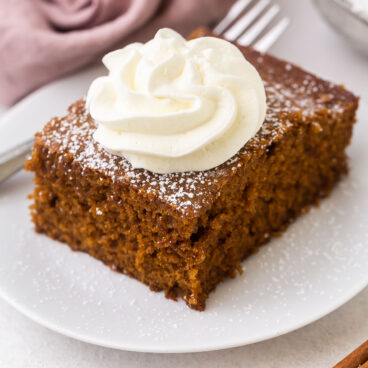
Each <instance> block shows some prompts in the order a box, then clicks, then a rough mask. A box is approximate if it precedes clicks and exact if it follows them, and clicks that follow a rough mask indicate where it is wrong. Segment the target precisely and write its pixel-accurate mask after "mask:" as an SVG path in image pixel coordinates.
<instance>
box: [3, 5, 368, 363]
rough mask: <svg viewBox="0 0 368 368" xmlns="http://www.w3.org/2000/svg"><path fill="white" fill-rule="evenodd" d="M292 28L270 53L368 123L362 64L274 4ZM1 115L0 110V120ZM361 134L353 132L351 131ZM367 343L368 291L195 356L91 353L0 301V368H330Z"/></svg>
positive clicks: (311, 23) (333, 38) (310, 15)
mask: <svg viewBox="0 0 368 368" xmlns="http://www.w3.org/2000/svg"><path fill="white" fill-rule="evenodd" d="M278 3H279V4H281V5H282V8H283V11H284V12H285V13H287V14H289V16H290V17H291V20H292V24H291V26H290V27H289V29H288V30H287V32H286V33H285V34H284V35H283V37H282V39H280V40H279V41H278V42H277V44H276V45H275V46H274V47H273V49H272V50H271V51H272V52H273V53H274V54H276V55H278V56H280V57H282V58H285V59H288V60H290V61H292V62H295V63H297V64H299V65H301V66H303V67H305V68H306V69H309V70H311V71H313V72H314V73H316V74H318V75H321V76H323V77H325V78H327V79H331V80H333V81H338V82H341V83H343V84H345V86H346V87H347V88H348V89H350V90H352V91H354V92H355V93H356V94H357V95H359V96H361V107H360V111H359V115H358V117H361V119H360V123H359V124H367V123H368V122H367V121H362V120H363V119H362V117H363V116H364V117H365V119H367V117H368V58H366V57H363V56H361V55H359V54H358V53H356V52H355V51H353V50H352V49H351V48H350V47H349V45H347V44H346V42H345V41H344V40H342V39H341V38H340V37H339V36H338V35H336V34H335V33H334V32H333V31H332V30H331V29H330V28H329V27H328V26H327V25H326V24H325V23H324V22H323V20H322V19H321V17H320V15H319V14H318V13H317V11H316V9H315V8H314V6H313V3H312V1H311V0H304V1H295V0H278ZM4 112H6V108H4V107H0V115H1V114H3V113H4ZM357 128H359V126H357ZM367 339H368V288H366V289H365V290H363V291H362V292H361V293H360V294H359V295H358V296H356V297H355V298H354V299H353V300H351V301H350V302H349V303H347V304H346V305H344V306H343V307H341V308H339V309H338V310H337V311H335V312H334V313H332V314H330V315H329V316H327V317H325V318H323V319H321V320H319V321H317V322H315V323H313V324H311V325H309V326H307V327H304V328H302V329H300V330H298V331H295V332H292V333H289V334H287V335H284V336H281V337H278V338H276V339H273V340H269V341H266V342H262V343H258V344H253V345H249V346H245V347H241V348H236V349H230V350H223V351H217V352H209V353H196V354H173V355H170V354H157V355H156V354H142V353H131V352H124V351H117V350H112V349H106V348H102V347H97V346H93V345H89V344H85V343H82V342H78V341H75V340H72V339H70V338H67V337H64V336H61V335H59V334H57V333H54V332H51V331H49V330H47V329H45V328H44V327H41V326H38V325H37V324H35V323H34V322H32V321H30V320H28V319H27V318H25V317H23V316H22V315H21V314H19V313H18V312H16V311H15V310H13V309H12V308H11V307H10V306H8V305H7V304H6V303H5V302H3V301H2V300H0V367H1V368H3V367H4V368H8V367H11V368H18V367H19V368H20V367H21V368H23V367H27V368H41V367H47V368H54V367H60V368H64V367H65V368H66V367H67V368H83V367H88V368H97V367H98V368H100V367H108V368H115V367H116V368H117V367H119V368H122V367H129V368H134V367H142V368H145V367H147V368H148V367H150V368H151V367H152V368H155V367H160V368H162V367H172V366H174V367H177V368H181V367H188V366H191V367H211V368H215V367H242V368H246V367H251V368H258V367H259V368H261V367H275V368H276V367H277V368H280V367H282V368H289V367H290V368H291V367H293V368H294V367H300V368H304V367H305V368H307V367H308V368H310V367H314V368H319V367H321V368H322V367H332V366H333V365H334V364H335V363H336V362H337V360H339V358H342V357H343V356H345V355H346V354H347V353H348V352H350V351H351V350H352V349H354V348H355V347H357V346H358V345H359V344H360V343H362V342H363V341H365V340H367Z"/></svg>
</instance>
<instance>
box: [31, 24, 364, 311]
mask: <svg viewBox="0 0 368 368" xmlns="http://www.w3.org/2000/svg"><path fill="white" fill-rule="evenodd" d="M208 36H211V37H213V36H214V35H213V34H211V32H210V31H208V30H206V29H199V30H197V31H195V32H194V33H193V34H192V36H191V39H193V40H201V42H196V43H191V44H190V47H191V50H190V51H188V50H187V49H185V50H184V51H183V47H184V46H182V43H180V42H183V41H181V40H179V41H180V42H179V41H177V40H176V39H174V40H171V39H170V37H174V36H172V34H170V32H169V33H163V34H161V38H162V39H163V40H164V41H162V40H161V41H162V42H166V41H167V40H169V41H170V42H169V41H167V42H168V43H165V44H163V45H164V46H162V45H161V44H160V47H161V49H160V50H161V51H160V52H161V54H160V55H162V52H164V51H162V50H166V49H165V47H166V48H167V47H172V48H175V50H179V51H178V53H179V54H180V55H179V56H180V57H178V56H177V55H176V54H175V52H171V51H170V50H169V54H168V55H169V57H168V58H167V59H165V60H164V61H162V58H161V56H157V55H156V54H154V52H155V48H154V47H157V45H156V46H155V44H150V45H148V46H147V44H146V46H145V47H146V48H145V49H144V52H145V53H146V54H145V55H148V56H147V58H148V59H147V60H148V61H147V60H145V61H144V62H143V61H141V60H140V59H139V58H142V57H143V56H142V55H143V54H144V52H143V51H142V49H140V48H139V49H137V48H138V46H137V45H136V44H134V45H135V46H134V45H133V46H128V49H125V51H124V52H121V53H120V54H114V55H113V58H112V57H110V59H108V60H105V64H107V66H108V67H109V68H114V67H116V65H119V66H120V65H125V66H126V67H124V68H123V69H119V73H117V74H113V72H111V73H110V75H114V76H115V77H116V75H118V77H116V78H118V79H119V78H120V79H119V81H121V80H123V81H124V83H125V85H124V88H121V90H119V94H114V93H115V88H117V87H116V83H115V79H114V80H113V81H111V80H106V79H104V80H102V81H101V80H100V81H99V82H97V85H96V86H95V87H96V88H94V89H92V92H91V90H90V92H89V96H88V101H87V102H88V103H87V104H86V100H85V99H82V100H80V101H77V102H75V103H74V104H72V105H71V106H70V108H69V111H68V113H67V114H66V116H64V117H61V118H53V119H51V121H50V122H48V123H47V124H46V126H45V127H44V129H43V130H42V132H40V133H37V135H36V138H35V144H34V148H33V154H32V157H31V158H30V159H29V161H28V162H27V164H26V169H27V170H30V171H33V172H34V173H35V179H34V180H35V189H34V192H33V194H32V199H33V204H32V206H31V211H32V219H33V222H34V224H35V228H36V231H38V232H40V233H44V234H46V235H48V236H49V237H51V238H53V239H57V240H59V241H61V242H64V243H66V244H68V245H69V246H70V247H71V248H72V249H73V250H78V251H83V252H87V253H88V254H90V255H91V256H93V257H95V258H97V259H99V260H101V261H102V262H104V263H105V264H106V265H108V266H110V267H111V268H112V269H113V270H115V271H118V272H122V273H125V274H127V275H129V276H131V277H134V278H135V279H137V280H139V281H141V282H143V283H145V284H147V285H148V286H149V287H150V288H151V289H152V290H155V291H160V290H164V291H165V293H166V296H167V297H170V298H173V299H175V298H177V297H182V298H183V299H184V300H185V302H186V303H187V304H188V306H189V307H191V308H193V309H197V310H204V309H205V301H206V299H207V297H208V295H209V293H210V292H211V291H212V290H213V289H214V288H215V287H216V285H217V284H218V283H219V282H221V281H222V280H224V279H225V278H227V277H233V276H235V275H236V273H237V272H238V271H240V270H241V265H240V263H241V262H242V261H243V260H244V259H245V258H246V257H247V256H249V255H251V254H252V253H254V252H255V251H256V250H257V248H258V247H259V246H260V245H262V244H264V243H265V242H267V241H268V240H269V239H270V238H271V237H272V235H273V234H276V233H280V231H282V230H284V229H285V228H286V227H287V226H288V224H290V222H291V220H293V219H295V218H296V217H297V216H299V215H300V214H301V213H302V212H303V210H305V209H306V208H308V206H310V205H311V204H315V203H317V202H318V201H319V199H320V198H321V197H324V196H326V195H328V194H329V193H330V191H331V189H332V188H333V187H334V185H335V184H336V182H337V181H338V180H339V179H340V178H341V176H342V175H343V174H345V173H346V172H347V157H346V154H345V149H346V147H347V146H348V144H349V142H350V139H351V136H352V129H353V125H354V122H355V113H356V109H357V106H358V98H357V97H355V96H354V95H353V94H352V93H350V92H348V91H347V90H346V89H344V88H343V87H342V86H338V85H336V84H333V83H330V82H327V81H325V80H322V79H320V78H318V77H316V76H315V75H313V74H310V73H308V72H306V71H304V70H302V69H301V68H299V67H297V66H295V65H292V64H290V63H287V62H285V61H282V60H279V59H277V58H275V57H273V56H271V55H268V54H261V53H259V52H257V51H255V50H254V49H252V48H251V47H241V46H238V50H237V51H234V50H233V49H231V50H230V46H226V45H225V46H223V45H222V44H221V45H220V44H218V45H219V47H220V48H221V50H222V51H223V53H224V56H223V58H224V60H225V61H226V62H227V60H230V59H227V56H226V52H227V47H229V50H230V51H229V53H230V54H231V53H232V54H231V55H230V54H229V55H230V56H231V57H234V60H233V59H231V60H232V61H231V63H233V64H231V65H232V68H233V69H234V68H235V69H236V68H237V67H238V66H239V68H240V69H241V68H243V64H242V62H241V61H240V60H239V55H240V53H241V55H242V57H245V59H246V60H248V62H249V63H250V64H251V65H252V66H253V67H254V68H255V70H256V71H257V72H258V73H259V75H260V78H261V80H262V83H263V85H264V90H265V95H266V100H265V101H266V107H265V111H264V118H263V115H262V113H263V112H262V108H263V107H262V106H263V105H262V103H263V102H262V93H261V91H260V90H259V89H257V88H258V87H257V86H258V85H259V82H258V81H257V80H256V79H255V77H253V74H249V75H250V77H249V81H250V82H249V83H248V82H247V81H245V82H244V85H246V86H247V87H246V88H245V87H244V85H243V84H242V82H241V81H242V79H241V78H243V77H244V76H245V75H247V74H246V72H245V70H246V68H248V69H247V70H248V71H249V73H253V69H254V68H253V69H249V67H248V66H246V65H245V64H244V73H243V69H241V70H240V69H239V70H240V71H239V73H238V72H237V71H234V73H238V75H235V74H234V73H233V74H232V75H231V76H230V77H226V78H225V77H223V74H224V73H225V69H226V67H225V66H224V67H223V68H222V66H221V65H220V66H219V67H218V68H217V69H221V73H222V74H221V76H219V75H220V73H219V74H216V73H217V72H216V71H213V70H214V69H216V68H214V67H213V64H211V60H213V59H214V58H215V57H217V56H216V52H215V51H216V50H214V49H215V48H216V47H217V46H214V45H217V43H216V42H215V41H212V40H209V39H208ZM175 37H176V36H175ZM175 37H174V38H175ZM161 41H160V42H161ZM177 42H179V43H177ZM188 42H192V41H188ZM208 42H210V44H208ZM212 42H213V43H212ZM224 42H225V41H224ZM204 43H206V44H204ZM229 44H230V43H229ZM168 45H169V46H168ZM139 47H143V46H142V45H140V46H139ZM123 50H124V49H123ZM239 50H240V53H239ZM198 53H199V54H198ZM137 55H138V56H137ZM152 55H153V56H152ZM172 55H174V56H172ZM183 55H184V56H183ZM187 55H189V56H187ZM192 55H195V56H192ZM198 55H200V56H198ZM182 56H183V58H184V59H185V60H187V58H189V57H190V58H192V59H191V61H190V62H186V63H184V64H183V63H182ZM230 56H229V58H230ZM171 57H172V59H170V58H171ZM137 58H138V59H137ZM157 58H159V60H158V61H157V60H156V59H157ZM201 58H202V59H203V58H205V60H204V61H203V60H202V59H201ZM196 60H200V61H199V62H198V65H197V64H196ZM154 62H158V63H164V64H165V63H166V64H165V65H164V66H163V67H162V68H161V64H160V67H157V68H156V67H155V69H154V71H151V70H150V76H149V83H148V82H147V78H148V77H147V76H146V74H145V73H146V70H147V68H149V67H150V65H151V64H150V63H154ZM216 62H217V61H214V63H216ZM221 62H222V63H224V61H221ZM229 62H230V61H229ZM147 65H148V66H147ZM193 65H194V67H193ZM160 68H161V69H160ZM180 68H181V69H180ZM217 69H216V70H217ZM134 73H136V74H139V76H137V77H136V78H133V77H132V74H134ZM147 73H148V72H147ZM175 73H177V74H178V73H184V74H185V73H187V74H185V78H184V79H180V78H181V77H177V74H175ZM198 73H199V74H198ZM200 73H204V74H202V77H201V78H202V79H200V78H199V77H198V75H200ZM206 73H207V74H206ZM172 75H175V77H173V78H174V79H175V81H174V82H172V83H171V82H170V83H169V82H165V83H166V84H165V83H163V81H167V79H168V78H171V77H172ZM180 75H181V74H180ZM203 75H204V77H203ZM115 77H114V78H115ZM145 78H146V79H145ZM244 78H245V77H244ZM188 79H190V80H191V83H190V84H188V83H187V82H186V81H187V80H188ZM146 82H147V85H144V86H143V84H144V83H146ZM196 83H197V84H198V85H200V86H203V85H204V87H206V88H204V89H201V88H199V87H198V86H197V84H196ZM206 83H207V85H206ZM216 83H217V84H216ZM252 83H253V84H252ZM257 83H258V84H257ZM214 84H216V85H215V86H214ZM248 84H249V85H250V86H249V85H248ZM158 85H159V86H158ZM194 85H195V86H194ZM234 85H235V86H236V88H235V89H232V88H233V86H234ZM127 86H128V87H127ZM167 86H170V88H177V89H178V90H180V91H179V92H183V91H184V92H185V93H184V92H183V93H182V94H180V93H179V92H175V94H173V96H174V97H172V98H171V99H170V97H168V95H169V94H170V90H169V88H168V87H167ZM177 86H179V87H177ZM181 86H185V87H183V88H182V89H180V88H181ZM207 86H209V87H208V88H207ZM213 86H214V87H213ZM219 86H220V87H221V88H220V87H219ZM197 87H198V88H197ZM210 87H211V88H210ZM212 87H213V88H212ZM243 87H244V90H243V89H242V88H243ZM222 88H226V89H227V91H225V92H224V91H223V90H222ZM130 89H134V93H133V92H131V90H130ZM138 89H144V91H145V92H144V94H142V95H139V96H137V94H136V93H135V92H136V91H137V90H138ZM127 91H128V92H127ZM152 91H153V92H152ZM188 91H194V92H193V93H195V94H196V97H195V98H192V97H191V96H190V95H189V97H188ZM228 91H230V92H229V93H228ZM231 91H235V92H234V94H237V93H239V94H241V93H243V95H244V96H248V98H245V97H244V99H243V100H242V98H243V97H242V96H243V95H241V96H240V97H239V96H238V95H237V96H235V97H234V96H233V97H234V98H233V97H232V95H231ZM237 91H240V92H237ZM116 93H117V92H116ZM149 93H152V96H153V98H154V99H157V100H160V101H163V102H162V104H161V102H160V101H155V100H152V101H153V102H152V101H151V99H149V100H146V97H147V94H149ZM247 93H248V94H247ZM124 96H125V97H124ZM152 96H150V98H151V97H152ZM178 96H179V97H178ZM198 96H200V99H198V98H197V97H198ZM147 98H148V97H147ZM237 98H238V100H239V101H240V102H239V101H238V102H237V103H238V106H236V108H235V107H234V101H236V99H237ZM110 99H111V101H110ZM168 99H169V100H170V105H168V103H167V100H168ZM198 101H200V104H199V102H198ZM219 101H220V102H219ZM242 101H243V102H242ZM151 102H152V104H153V105H152V106H151V105H150V103H151ZM110 103H111V105H110ZM136 104H138V105H137V106H140V109H141V114H140V115H139V114H138V115H139V116H138V115H137V112H136V110H134V111H133V112H132V111H130V110H131V109H133V107H134V106H136ZM159 104H161V105H159ZM196 104H197V105H196ZM198 104H199V105H198ZM239 104H240V106H239ZM242 104H244V106H245V107H246V108H245V107H244V109H245V110H244V111H245V113H244V115H245V117H244V119H245V120H244V121H246V123H247V124H248V123H249V124H250V125H251V123H250V121H251V120H250V116H252V117H253V118H252V119H253V120H252V121H253V123H252V124H253V125H252V128H249V126H248V128H244V129H245V130H244V132H243V131H241V130H234V132H235V133H234V134H233V136H232V137H231V138H229V141H230V142H234V144H233V145H231V144H229V145H227V143H226V142H225V141H224V142H225V143H223V142H222V143H221V144H222V145H218V146H216V144H215V143H216V142H217V140H218V139H223V138H218V137H219V136H221V137H224V136H225V135H226V134H227V135H229V137H230V133H229V132H230V131H231V129H242V128H240V125H239V127H238V125H237V124H238V122H237V120H236V119H241V118H243V115H242V114H243V113H242V111H243V110H242V109H243V105H242ZM255 104H257V108H256V107H255ZM179 105H180V107H179V108H177V106H179ZM132 106H133V107H132ZM168 106H169V107H168ZM183 106H185V107H186V108H187V109H188V111H189V110H190V114H192V113H193V114H192V115H188V116H190V119H189V120H188V118H187V115H185V116H184V114H183V113H182V110H183ZM198 106H199V107H198ZM197 107H198V109H197V110H195V108H197ZM174 108H177V110H175V114H176V115H175V118H172V120H171V123H170V121H169V120H168V119H166V118H167V116H171V115H170V114H171V113H172V110H173V109H174ZM160 109H161V110H160ZM162 109H163V110H164V112H165V114H164V115H165V119H166V120H165V119H163V118H162V117H161V115H160V114H161V112H162V111H163V110H162ZM165 109H168V110H167V111H169V110H170V109H171V110H170V111H169V112H167V111H166V110H165ZM178 111H179V113H178ZM193 111H194V112H193ZM198 111H199V112H200V113H199V112H198ZM239 111H240V112H239ZM148 113H150V114H151V115H149V116H150V117H151V118H150V119H151V120H149V119H148V120H147V119H146V118H145V116H146V115H147V114H148ZM196 114H197V115H196ZM199 114H201V115H200V116H201V118H200V119H199V120H198V121H201V122H202V121H204V120H206V119H207V120H206V123H205V124H204V125H206V127H211V129H209V128H208V131H207V130H203V131H201V130H200V129H202V128H201V126H199V125H200V124H202V123H200V124H199V123H198V124H199V125H198V124H197V121H196V120H195V119H194V118H193V116H199ZM211 114H212V115H211ZM231 114H232V115H231ZM252 114H253V115H252ZM230 115H231V116H230ZM101 116H102V118H101ZM117 116H118V118H117ZM152 116H153V117H152ZM158 116H159V117H160V119H159V118H157V117H158ZM209 116H211V119H212V120H211V121H210V122H208V123H207V121H209V120H208V119H210V118H209ZM105 117H106V119H105V120H104V121H103V122H101V121H102V120H103V119H104V118H105ZM201 119H202V120H201ZM247 119H248V120H247ZM164 120H165V121H164ZM104 122H106V123H105V124H103V123H104ZM222 122H223V124H222ZM164 123H165V124H166V125H164ZM150 124H152V126H151V125H150ZM211 124H212V125H211ZM216 124H217V125H216ZM225 124H229V127H227V128H223V125H225ZM239 124H242V123H241V122H239ZM184 125H185V126H186V127H187V129H188V131H189V133H188V132H187V131H185V132H183V131H181V130H182V129H183V126H184ZM213 126H216V127H217V128H216V129H218V130H215V129H214V128H213ZM212 128H213V130H212ZM99 129H102V130H101V131H100V130H99ZM103 129H104V130H103ZM175 129H176V130H175ZM206 129H207V128H206ZM221 129H222V130H223V131H222V130H221ZM246 129H248V130H246ZM171 130H172V131H171ZM174 130H175V131H174ZM220 130H221V131H220ZM194 131H196V134H194V133H193V135H192V136H190V137H191V138H190V139H188V137H189V135H190V134H192V132H194ZM96 132H98V133H96ZM152 132H153V133H152ZM204 132H205V133H204ZM242 134H243V135H242ZM241 135H242V138H241V139H243V138H244V140H245V143H243V144H242V146H241V147H240V148H237V147H236V145H239V144H240V143H239V142H241V141H239V140H237V138H238V136H241ZM209 136H211V137H212V138H211V139H209V138H208V137H209ZM121 137H122V138H121ZM126 137H128V138H129V139H128V138H126ZM157 137H159V139H158V138H157ZM168 137H169V138H168ZM170 137H171V139H173V140H171V141H170V140H169V139H170ZM173 137H174V138H173ZM226 137H227V136H226ZM151 138H152V139H151ZM124 139H125V140H124ZM150 139H151V140H150ZM157 139H158V140H157ZM201 139H202V141H201ZM226 139H227V138H226ZM160 142H161V143H160ZM170 142H171V143H170ZM203 142H206V145H205V144H204V143H203ZM214 142H215V143H214ZM202 143H203V144H202ZM188 147H189V148H188ZM193 147H194V148H193ZM213 147H215V148H213ZM191 149H195V150H196V155H197V156H195V155H194V156H193V157H194V158H195V157H198V159H193V157H192V158H191V159H187V158H188V157H187V156H186V155H188V152H190V153H189V155H192V154H193V153H192V151H190V150H191ZM234 149H236V152H235V153H234V154H233V153H232V151H231V150H234ZM198 152H200V155H199V154H198ZM229 154H231V157H227V156H229ZM211 155H212V156H211ZM226 155H227V156H226ZM152 157H153V158H152ZM157 157H158V158H157ZM183 157H184V158H183ZM224 157H225V160H224ZM218 160H223V162H221V161H220V163H219V162H218ZM152 162H154V163H153V164H152V165H153V166H152V170H151V169H150V168H151V166H149V165H151V163H152ZM207 163H208V165H209V166H213V165H215V166H213V167H208V168H207V167H206V164H207ZM190 165H193V166H190ZM180 168H183V170H180Z"/></svg>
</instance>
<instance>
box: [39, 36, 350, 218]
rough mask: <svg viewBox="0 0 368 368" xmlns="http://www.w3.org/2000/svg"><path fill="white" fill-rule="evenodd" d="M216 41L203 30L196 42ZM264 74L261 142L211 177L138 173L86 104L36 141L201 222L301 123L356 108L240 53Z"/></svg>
mask: <svg viewBox="0 0 368 368" xmlns="http://www.w3.org/2000/svg"><path fill="white" fill-rule="evenodd" d="M206 35H211V33H209V31H207V30H205V29H199V30H198V31H196V32H195V33H194V34H193V37H200V36H206ZM240 50H241V51H242V52H243V53H244V55H245V56H246V58H247V60H248V61H250V62H251V63H252V64H253V65H254V66H255V67H256V69H257V70H258V72H259V73H260V75H261V77H262V79H263V82H264V85H265V89H266V95H267V114H266V119H265V121H264V123H263V125H262V127H261V129H260V130H259V131H258V133H257V134H256V136H255V137H254V138H252V139H251V140H250V141H249V142H248V143H247V144H246V145H245V146H244V147H243V148H242V149H241V150H240V151H239V152H238V153H237V154H236V155H235V156H233V157H232V158H231V159H229V160H227V161H226V162H225V163H223V164H222V165H220V166H218V167H215V168H214V169H211V170H207V171H197V172H180V173H171V174H156V173H152V172H150V171H147V170H144V169H133V168H132V166H131V165H130V163H129V162H128V161H127V160H126V159H124V158H123V157H119V156H115V155H113V154H110V153H108V152H106V151H105V149H104V148H103V147H102V146H101V145H100V144H99V143H97V142H96V141H95V140H94V139H93V133H94V131H95V130H96V128H97V127H96V124H95V122H94V121H93V119H92V118H91V117H90V115H89V114H88V112H87V111H86V107H85V100H80V101H77V102H76V103H74V104H73V105H71V107H70V108H69V113H68V114H67V115H66V116H65V117H63V118H53V119H52V120H51V121H50V122H49V123H48V124H47V125H46V126H45V128H44V130H43V131H42V132H41V133H39V134H38V135H37V137H36V139H37V142H39V143H41V144H43V145H44V146H46V147H47V148H48V149H49V151H51V152H58V153H59V154H61V155H62V154H67V153H68V154H72V155H73V160H74V161H77V162H79V163H80V165H81V167H82V170H83V171H85V170H96V171H98V172H99V173H100V174H101V175H103V176H105V177H108V178H110V179H111V180H112V181H113V182H115V183H116V182H119V183H122V184H124V185H130V186H133V187H136V188H137V189H140V190H142V191H143V192H144V193H146V194H149V195H150V196H151V198H157V199H159V200H161V201H162V202H164V203H165V204H167V205H168V206H170V207H171V208H173V209H174V210H175V211H178V212H179V213H180V215H183V216H196V215H198V214H199V213H201V212H202V211H203V210H205V209H206V208H208V206H209V205H210V204H211V203H213V201H214V200H215V199H216V198H217V197H218V196H219V195H220V194H221V189H222V188H223V187H224V186H226V185H227V184H228V183H229V182H230V181H231V178H232V176H233V175H237V173H238V172H240V171H241V170H244V168H246V165H247V162H248V161H249V159H250V158H251V157H252V156H253V157H254V155H257V154H261V153H262V152H264V151H266V150H267V147H269V146H270V145H271V144H273V143H274V142H276V141H277V140H278V139H280V138H281V137H282V136H283V134H284V133H285V132H286V131H287V130H288V129H290V128H291V127H292V126H293V125H294V124H296V123H297V122H299V123H306V124H307V123H310V122H311V121H312V120H313V116H315V115H316V114H319V113H325V114H329V115H330V116H338V115H340V114H341V113H343V112H344V111H345V109H346V108H347V107H348V106H349V105H351V104H352V103H355V101H356V97H355V96H354V95H352V94H351V93H350V92H348V91H346V90H345V89H344V88H342V87H340V86H337V85H335V84H333V83H330V82H327V81H324V80H322V79H320V78H318V77H316V76H314V75H312V74H310V73H308V72H305V71H304V70H302V69H300V68H299V67H297V66H294V65H292V64H290V63H287V62H285V61H282V60H279V59H277V58H275V57H273V56H270V55H268V54H261V53H258V52H257V51H255V50H253V49H252V48H249V47H240Z"/></svg>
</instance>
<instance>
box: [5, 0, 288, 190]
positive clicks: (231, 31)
mask: <svg viewBox="0 0 368 368" xmlns="http://www.w3.org/2000/svg"><path fill="white" fill-rule="evenodd" d="M279 12H280V7H279V6H278V5H276V4H272V3H271V0H237V1H236V2H235V3H234V4H233V6H232V7H231V8H230V10H229V11H228V13H227V14H226V15H225V17H224V18H223V19H222V20H221V22H220V23H219V24H218V25H217V26H216V27H215V28H214V29H213V31H214V32H215V33H216V34H218V35H223V36H224V37H225V38H226V39H228V40H230V41H237V43H238V44H240V45H252V46H253V47H254V48H255V49H256V50H258V51H260V52H266V51H267V50H268V49H269V48H270V47H271V46H272V45H273V44H274V43H275V42H276V40H277V39H278V38H279V37H280V36H281V34H282V33H283V32H284V30H285V29H286V28H287V26H288V25H289V22H290V20H289V18H286V17H284V18H282V19H281V20H279V21H278V22H277V23H276V24H274V25H273V22H274V19H275V17H276V15H277V14H278V13H279ZM267 26H270V27H269V28H268V29H267ZM32 145H33V139H30V140H29V141H27V142H23V143H21V144H20V145H18V146H16V147H13V148H12V149H10V150H8V151H6V152H4V153H2V154H0V183H1V182H3V181H4V180H6V179H7V178H9V177H10V176H12V175H13V174H15V173H16V172H17V171H19V170H21V169H22V168H23V167H24V163H25V161H26V158H27V156H28V155H29V154H30V153H31V150H32Z"/></svg>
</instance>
